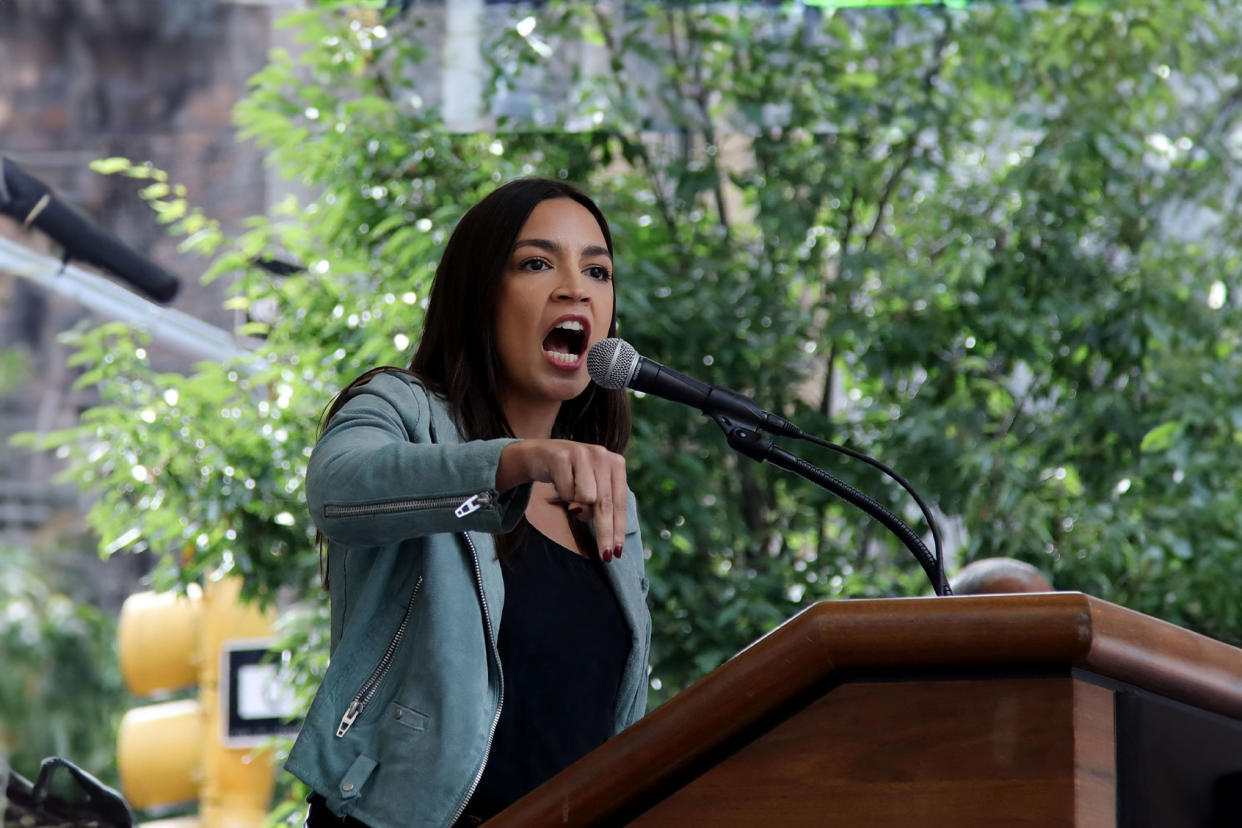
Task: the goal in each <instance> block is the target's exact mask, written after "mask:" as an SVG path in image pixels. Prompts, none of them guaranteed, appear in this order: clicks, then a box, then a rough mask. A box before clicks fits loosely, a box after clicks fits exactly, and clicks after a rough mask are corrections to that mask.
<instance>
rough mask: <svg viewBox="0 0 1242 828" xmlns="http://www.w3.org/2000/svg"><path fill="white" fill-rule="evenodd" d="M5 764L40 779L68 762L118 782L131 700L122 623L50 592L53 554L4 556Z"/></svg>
mask: <svg viewBox="0 0 1242 828" xmlns="http://www.w3.org/2000/svg"><path fill="white" fill-rule="evenodd" d="M0 557H2V558H3V560H4V568H3V569H2V570H0V664H3V665H4V669H3V670H0V711H2V712H3V715H0V765H2V764H3V759H4V758H5V757H7V760H8V764H9V766H10V767H12V768H13V769H14V770H15V771H17V772H18V773H22V774H24V775H26V776H30V777H32V778H33V776H34V775H35V774H36V773H37V772H38V769H39V763H40V762H41V761H42V760H43V759H44V758H45V757H48V756H63V757H66V758H68V759H71V760H73V761H75V762H78V763H80V764H81V765H82V766H84V767H88V768H91V770H92V772H94V773H96V774H98V775H99V776H101V777H102V778H104V779H106V780H107V779H111V780H115V776H116V772H115V767H116V763H115V761H114V751H115V748H116V745H115V741H114V735H115V732H116V723H117V720H118V719H119V715H120V711H121V709H122V705H123V703H124V701H125V699H126V698H127V694H126V693H125V690H124V688H123V687H122V684H121V675H120V670H119V667H118V665H117V663H116V657H115V648H114V642H115V640H116V628H115V624H114V623H113V622H112V620H111V619H109V618H108V617H107V616H106V615H105V614H104V613H102V612H100V611H99V610H97V609H95V608H93V607H91V606H88V605H82V604H77V603H75V602H74V601H73V600H72V599H71V598H69V597H68V596H67V595H64V594H62V593H60V592H57V591H55V590H54V589H53V588H49V586H48V585H47V580H48V569H49V567H48V560H47V558H49V557H50V554H49V553H47V552H44V553H40V554H38V555H36V554H35V553H32V552H27V551H24V550H18V549H14V548H10V547H5V548H3V549H0Z"/></svg>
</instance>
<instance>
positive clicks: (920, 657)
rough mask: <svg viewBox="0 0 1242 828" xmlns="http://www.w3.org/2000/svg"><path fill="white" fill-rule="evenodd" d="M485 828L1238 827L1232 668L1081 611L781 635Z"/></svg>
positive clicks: (1241, 661) (840, 620)
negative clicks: (567, 827)
mask: <svg viewBox="0 0 1242 828" xmlns="http://www.w3.org/2000/svg"><path fill="white" fill-rule="evenodd" d="M487 824H488V825H489V826H492V825H496V826H519V825H520V826H554V825H575V826H582V825H623V824H634V825H639V826H659V825H670V826H673V825H675V826H698V825H705V826H707V825H709V826H762V828H778V826H790V825H804V826H822V825H843V826H903V828H904V826H955V828H957V827H958V826H981V825H988V826H992V825H995V826H1027V825H1029V826H1053V825H1074V826H1115V825H1121V826H1126V828H1135V827H1136V826H1152V828H1157V827H1158V828H1178V826H1195V827H1196V828H1198V826H1205V828H1209V827H1210V826H1217V825H1221V826H1224V825H1229V826H1242V650H1239V649H1236V648H1234V647H1230V646H1228V645H1226V644H1222V643H1220V642H1218V641H1213V640H1211V639H1209V638H1205V637H1203V636H1200V635H1197V634H1195V633H1191V632H1188V631H1186V630H1183V629H1180V628H1178V627H1176V626H1173V625H1171V624H1167V623H1165V622H1162V621H1157V620H1155V619H1153V618H1149V617H1147V616H1144V615H1141V614H1139V613H1135V612H1132V611H1130V610H1126V609H1123V608H1121V607H1118V606H1116V605H1114V604H1110V603H1108V602H1105V601H1101V600H1098V599H1094V598H1090V597H1088V596H1085V595H1082V594H1080V593H1074V592H1054V593H1039V594H1026V595H988V596H972V597H953V598H909V599H887V600H859V601H836V602H825V603H821V604H816V605H814V606H812V607H810V608H808V609H807V610H805V611H804V612H802V613H799V614H798V615H796V616H794V617H793V618H791V619H790V620H789V621H787V622H786V623H785V624H783V625H782V626H780V627H778V628H777V629H776V630H774V631H772V632H771V633H770V634H768V635H767V636H765V637H763V638H762V639H760V640H759V641H757V642H755V643H754V644H753V645H751V646H750V647H748V648H747V649H745V650H743V651H742V652H741V653H739V654H738V655H736V656H734V657H733V658H732V659H730V660H729V661H728V662H726V663H725V664H723V665H722V666H720V667H719V668H718V669H716V670H715V671H713V672H712V673H711V674H709V675H708V676H706V677H705V678H703V679H702V680H700V681H699V682H697V683H696V684H694V685H693V686H691V687H690V688H688V689H687V690H685V691H684V692H683V693H681V694H680V695H678V696H677V697H675V698H674V699H672V700H671V701H669V702H668V703H667V704H665V705H663V706H661V707H660V708H659V709H657V710H655V711H654V712H652V713H651V714H650V715H648V716H647V717H646V718H644V719H643V720H642V721H640V722H638V723H637V724H636V725H634V726H633V727H631V728H629V729H628V730H626V731H625V732H624V733H621V734H620V735H618V736H617V737H615V738H613V739H611V740H610V741H609V742H607V743H606V744H605V745H603V746H602V747H600V748H599V749H597V750H595V751H593V752H592V753H590V754H588V755H586V756H584V757H583V758H582V759H581V760H579V761H578V762H576V763H574V764H573V765H571V766H570V767H568V768H566V769H565V770H564V771H563V772H562V773H560V774H558V775H557V776H556V777H554V778H553V779H551V780H549V781H548V782H547V783H546V784H544V785H543V786H542V787H540V788H538V789H536V790H535V791H533V792H532V793H530V794H529V795H527V796H526V797H524V798H522V799H521V800H519V801H518V802H516V803H514V804H513V805H512V806H511V807H510V808H508V809H507V810H506V811H504V812H503V813H502V814H500V815H498V816H497V817H495V819H493V820H492V821H489V822H488V823H487Z"/></svg>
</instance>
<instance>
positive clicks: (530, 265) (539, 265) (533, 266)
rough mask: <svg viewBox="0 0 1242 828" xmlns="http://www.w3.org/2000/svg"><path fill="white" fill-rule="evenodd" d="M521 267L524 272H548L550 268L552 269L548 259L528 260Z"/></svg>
mask: <svg viewBox="0 0 1242 828" xmlns="http://www.w3.org/2000/svg"><path fill="white" fill-rule="evenodd" d="M520 267H521V268H522V269H523V270H534V271H540V270H547V269H548V268H550V267H552V265H550V264H548V262H547V260H546V259H527V260H526V261H524V262H522V264H521V265H520Z"/></svg>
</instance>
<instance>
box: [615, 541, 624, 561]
mask: <svg viewBox="0 0 1242 828" xmlns="http://www.w3.org/2000/svg"><path fill="white" fill-rule="evenodd" d="M623 549H625V547H624V546H622V545H621V544H617V545H616V546H614V547H613V549H612V556H613V557H614V558H619V557H621V551H622V550H623Z"/></svg>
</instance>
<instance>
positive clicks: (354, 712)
mask: <svg viewBox="0 0 1242 828" xmlns="http://www.w3.org/2000/svg"><path fill="white" fill-rule="evenodd" d="M361 712H362V702H360V701H358V700H357V699H354V700H353V701H352V702H350V705H349V709H348V710H346V711H345V715H344V716H342V717H341V723H340V724H339V725H337V726H336V738H338V739H339V738H341V737H342V736H344V735H345V734H346V733H348V732H349V729H350V728H351V727H353V726H354V719H356V718H358V714H359V713H361Z"/></svg>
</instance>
